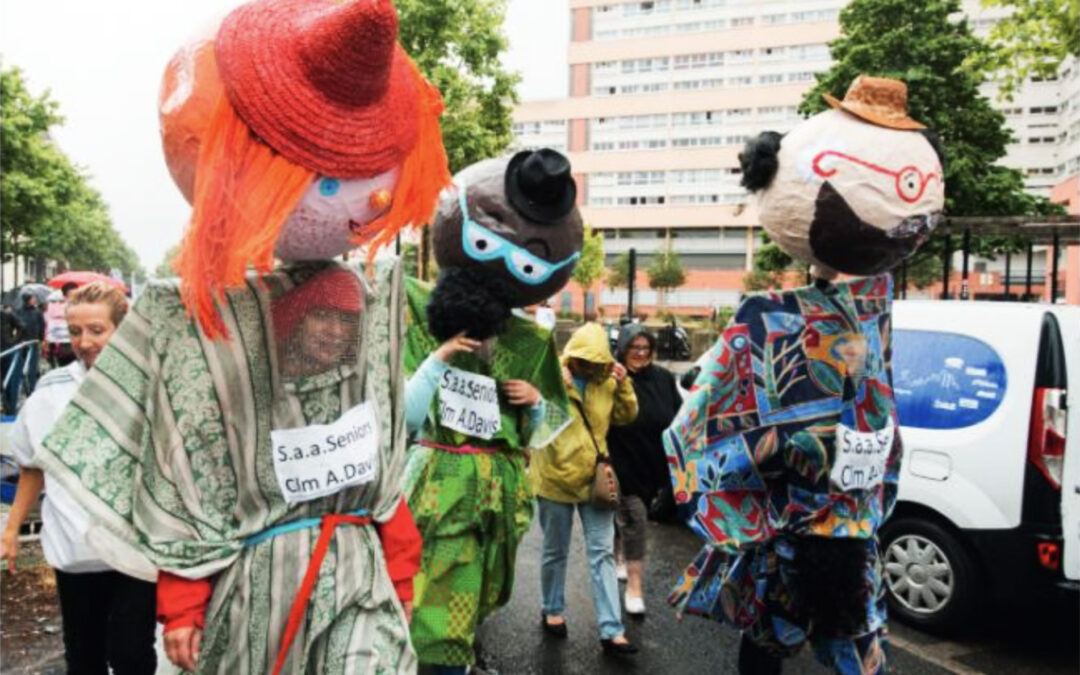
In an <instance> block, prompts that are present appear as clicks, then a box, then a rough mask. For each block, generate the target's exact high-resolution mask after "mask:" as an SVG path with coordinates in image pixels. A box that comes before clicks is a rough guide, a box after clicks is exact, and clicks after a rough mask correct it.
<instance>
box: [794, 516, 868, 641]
mask: <svg viewBox="0 0 1080 675" xmlns="http://www.w3.org/2000/svg"><path fill="white" fill-rule="evenodd" d="M869 545H871V544H869V543H868V542H867V541H866V540H865V539H846V538H832V537H799V538H798V539H797V543H796V545H795V573H796V579H795V588H794V591H795V593H794V600H795V607H796V611H797V612H798V614H799V615H800V616H802V617H805V618H806V619H809V620H810V622H811V629H810V630H811V632H812V633H813V634H814V635H817V636H820V637H826V638H830V637H851V636H853V635H859V634H861V633H864V632H866V607H867V603H868V602H869V600H870V585H869V584H868V583H867V579H866V566H867V561H868V558H869V556H868V555H867V546H869Z"/></svg>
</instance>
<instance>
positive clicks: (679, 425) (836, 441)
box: [664, 75, 945, 674]
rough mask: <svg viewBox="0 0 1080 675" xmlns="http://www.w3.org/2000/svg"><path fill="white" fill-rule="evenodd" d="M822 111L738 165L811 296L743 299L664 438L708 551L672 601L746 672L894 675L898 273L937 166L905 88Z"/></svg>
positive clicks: (859, 92)
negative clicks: (891, 591) (732, 637)
mask: <svg viewBox="0 0 1080 675" xmlns="http://www.w3.org/2000/svg"><path fill="white" fill-rule="evenodd" d="M827 101H828V102H829V103H830V105H831V106H832V107H833V108H834V109H833V110H829V111H827V112H824V113H821V114H819V115H816V116H814V117H811V118H809V119H807V120H805V121H804V122H802V123H801V124H799V125H798V126H796V127H795V128H794V129H793V130H792V131H790V132H789V133H787V134H786V135H781V134H778V133H775V132H765V133H763V134H761V135H760V136H758V137H757V138H755V139H752V140H751V141H750V142H749V143H748V145H747V147H746V149H745V151H744V152H743V153H742V154H741V155H740V161H741V163H742V167H743V185H744V186H745V187H747V188H748V189H749V190H751V191H752V192H756V193H758V194H759V196H760V200H759V214H760V219H761V223H762V226H763V227H764V229H765V231H766V232H767V233H768V234H769V236H770V237H771V238H772V239H773V241H775V242H776V243H777V244H778V245H779V246H780V247H781V248H782V249H783V250H784V251H785V252H787V253H788V254H790V255H791V256H793V257H794V258H796V259H798V260H800V261H803V262H805V263H808V264H809V265H810V271H811V274H812V275H813V276H814V277H815V280H814V283H813V284H812V285H810V286H805V287H802V288H795V289H791V290H785V291H773V292H768V293H762V294H755V295H751V296H749V297H747V298H746V299H745V300H744V301H743V302H742V304H741V305H740V306H739V307H738V309H737V310H736V312H735V316H734V318H733V319H732V321H731V323H730V324H729V325H728V327H727V328H726V329H725V330H724V331H723V333H722V335H721V337H720V339H719V341H718V342H717V343H716V345H715V346H714V347H713V349H712V351H711V352H710V353H709V355H708V356H707V357H706V358H705V360H704V361H703V366H702V371H701V374H700V375H699V376H698V378H697V380H696V382H695V384H694V387H693V389H692V390H691V393H690V395H689V397H688V398H687V400H686V401H685V403H684V405H683V408H682V410H681V411H680V413H679V415H678V416H677V417H676V419H675V422H674V423H673V424H672V426H671V427H670V428H669V429H668V430H667V432H665V435H664V444H665V447H666V449H667V454H668V464H669V467H670V469H671V475H672V483H673V487H674V491H675V500H676V502H677V503H679V504H681V505H683V508H684V509H685V510H686V512H687V513H689V514H690V517H689V520H688V522H689V525H690V526H691V528H693V529H694V530H695V531H696V532H697V533H698V534H699V535H700V536H701V537H702V538H703V539H705V540H706V542H707V545H706V546H705V548H703V549H702V551H701V553H700V554H698V556H697V558H696V559H695V560H694V561H693V562H692V564H691V565H690V567H689V568H688V569H687V570H686V573H685V574H684V575H683V576H682V578H681V579H680V580H679V582H678V584H677V586H676V588H675V591H674V593H673V595H672V602H673V603H674V604H675V605H676V606H677V607H678V608H679V609H680V611H686V612H689V613H693V614H700V615H704V616H708V617H711V618H714V619H717V620H721V621H724V622H728V623H731V624H732V625H734V626H735V627H736V628H738V629H740V630H741V631H742V632H743V638H742V644H741V647H740V653H739V671H740V672H741V673H757V674H767V673H778V672H780V669H781V664H782V659H783V658H784V657H786V656H790V655H792V654H794V653H795V652H796V651H798V650H799V649H801V648H802V647H803V646H804V645H805V644H806V643H807V642H809V643H811V644H812V645H813V646H814V650H815V653H816V654H817V656H818V658H819V659H820V660H821V661H822V662H823V663H825V664H826V665H827V666H829V667H831V668H833V669H835V670H836V672H840V673H884V672H886V668H887V664H886V649H885V647H886V642H887V631H886V624H885V605H884V596H883V586H882V579H881V562H880V560H879V557H878V549H877V541H876V534H877V531H878V528H879V527H880V526H881V524H882V523H883V522H884V520H885V519H886V518H887V517H888V515H889V513H890V512H891V510H892V508H893V504H894V503H895V500H896V489H897V481H898V479H899V475H900V473H899V469H900V458H901V454H902V445H901V440H900V433H899V430H898V422H897V416H896V405H895V402H894V400H893V391H892V373H891V355H892V347H891V345H892V341H891V327H890V325H891V324H890V313H891V304H892V288H893V285H892V278H891V276H890V274H889V271H890V269H892V268H893V267H894V266H896V265H897V264H899V263H900V262H901V261H902V260H904V258H906V257H907V256H910V255H911V254H912V253H914V252H915V250H916V249H917V248H918V247H919V246H920V245H921V244H922V243H923V242H924V241H926V239H927V238H928V237H929V235H930V232H931V230H932V229H933V228H934V226H935V225H936V224H937V223H938V222H939V221H940V220H941V214H942V209H943V207H944V192H945V186H944V182H943V179H942V176H943V172H942V164H943V157H942V155H941V152H940V149H939V147H938V145H937V143H936V139H935V138H934V136H933V134H932V133H930V132H928V131H927V130H926V129H925V128H924V127H923V125H922V124H920V123H919V122H917V121H915V120H913V119H911V118H910V117H909V116H908V113H907V87H906V85H905V84H904V83H903V82H900V81H898V80H893V79H888V78H879V77H869V76H865V75H864V76H860V77H859V78H857V79H856V80H855V81H854V82H853V83H852V85H851V88H850V89H849V91H848V92H847V95H846V96H845V97H844V99H843V101H839V100H837V99H835V98H832V97H827ZM840 274H846V275H859V276H851V277H845V278H842V279H841V278H840V277H839V275H840Z"/></svg>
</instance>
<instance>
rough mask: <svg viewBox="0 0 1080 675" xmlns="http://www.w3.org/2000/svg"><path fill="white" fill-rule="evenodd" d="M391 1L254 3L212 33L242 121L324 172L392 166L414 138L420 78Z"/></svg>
mask: <svg viewBox="0 0 1080 675" xmlns="http://www.w3.org/2000/svg"><path fill="white" fill-rule="evenodd" d="M397 32H398V17H397V12H396V11H395V10H394V5H393V2H392V1H391V0H352V1H347V2H329V1H328V0H255V1H254V2H251V3H248V4H246V5H243V6H241V7H239V8H238V9H236V10H234V11H233V12H232V13H231V14H230V15H229V16H228V17H227V18H226V19H225V22H224V23H223V24H222V26H221V29H220V31H219V32H218V35H217V49H216V55H217V63H218V68H219V70H220V73H221V79H222V81H223V82H224V84H225V91H226V93H227V94H228V96H229V100H230V101H231V102H232V104H233V106H234V107H235V108H236V112H237V113H239V115H240V117H241V119H243V120H244V122H245V123H246V124H247V125H248V126H249V127H250V128H251V130H252V131H253V132H255V134H256V135H257V136H259V137H260V138H262V139H263V140H264V141H266V143H267V144H268V145H269V146H270V147H271V148H273V149H274V150H276V151H277V152H279V153H280V154H282V155H284V156H285V157H286V158H287V159H289V160H291V161H292V162H294V163H296V164H299V165H300V166H303V167H305V168H307V169H311V170H313V171H317V172H318V173H320V174H323V175H327V176H335V177H340V178H354V177H367V176H374V175H376V174H379V173H382V172H384V171H388V170H389V169H392V168H394V167H395V166H398V165H399V164H400V163H401V162H402V161H403V160H404V158H405V156H406V155H407V154H408V152H409V150H410V149H411V148H412V146H413V143H414V142H415V140H416V137H417V126H418V121H417V120H418V116H417V109H416V106H417V98H418V96H417V91H416V87H417V78H416V77H414V76H413V73H412V66H411V63H410V61H409V57H408V56H406V55H405V52H404V51H402V49H401V47H400V46H399V45H398V44H397Z"/></svg>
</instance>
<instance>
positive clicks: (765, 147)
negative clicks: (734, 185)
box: [739, 131, 783, 192]
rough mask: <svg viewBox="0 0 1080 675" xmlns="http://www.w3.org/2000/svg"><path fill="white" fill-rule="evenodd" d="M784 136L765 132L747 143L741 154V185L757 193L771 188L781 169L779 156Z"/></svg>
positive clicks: (773, 132)
mask: <svg viewBox="0 0 1080 675" xmlns="http://www.w3.org/2000/svg"><path fill="white" fill-rule="evenodd" d="M781 138H783V134H781V133H779V132H776V131H763V132H761V133H760V134H758V135H757V136H756V137H754V138H751V139H750V140H748V141H747V142H746V146H745V147H743V151H742V152H740V153H739V165H740V166H742V181H740V182H741V184H742V186H743V187H744V188H746V189H747V190H749V191H750V192H757V191H758V190H763V189H765V188H767V187H769V183H772V180H773V178H774V177H775V176H776V170H777V169H778V168H779V167H780V162H779V161H778V160H777V154H779V152H780V139H781Z"/></svg>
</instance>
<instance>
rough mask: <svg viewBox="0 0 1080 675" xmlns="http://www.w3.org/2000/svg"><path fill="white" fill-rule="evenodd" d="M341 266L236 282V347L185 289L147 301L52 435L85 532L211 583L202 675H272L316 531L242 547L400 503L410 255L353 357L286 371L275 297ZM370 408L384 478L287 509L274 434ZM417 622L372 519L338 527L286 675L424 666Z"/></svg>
mask: <svg viewBox="0 0 1080 675" xmlns="http://www.w3.org/2000/svg"><path fill="white" fill-rule="evenodd" d="M332 266H334V264H333V263H325V264H315V265H306V266H299V267H294V268H285V269H282V270H279V271H276V272H274V273H272V274H269V275H266V276H263V277H260V278H249V280H248V282H247V283H246V285H245V286H244V287H242V288H239V289H236V290H232V291H229V293H228V296H227V300H226V301H225V302H223V303H221V305H220V307H221V310H222V311H221V314H222V316H223V319H224V321H225V324H226V326H227V328H228V331H229V335H230V336H231V338H230V339H227V340H218V341H211V340H209V339H207V338H206V337H205V336H204V335H203V334H202V333H201V332H200V331H198V330H197V328H196V326H195V324H194V323H193V321H192V320H191V319H190V318H189V316H188V315H187V313H186V312H185V309H184V307H183V305H182V304H181V302H180V297H179V294H178V287H177V286H176V285H175V282H173V283H168V282H167V283H161V284H153V285H151V286H150V287H149V288H147V290H146V291H145V292H144V293H143V294H142V296H141V297H140V298H139V300H138V302H136V303H135V306H134V307H133V308H132V311H131V312H130V313H129V315H128V317H127V319H126V320H125V321H124V322H123V324H122V325H121V326H120V329H119V330H118V331H117V333H116V334H115V336H114V337H113V338H112V340H111V342H110V343H109V346H108V348H107V349H106V350H105V351H103V352H102V354H101V356H100V357H99V358H98V361H97V363H96V364H95V367H94V368H93V370H92V371H91V372H90V374H89V375H88V377H87V379H86V382H85V384H84V385H83V386H82V387H81V388H80V390H79V392H78V394H77V395H76V397H75V399H74V401H73V404H72V405H71V406H70V407H69V408H68V410H67V411H66V412H65V414H64V416H63V417H62V418H61V420H60V422H59V423H58V424H57V427H56V429H55V431H54V432H53V433H52V435H50V436H49V437H48V439H47V440H46V442H45V446H46V450H47V452H45V453H43V455H42V458H41V463H42V465H43V467H44V468H45V469H46V470H47V471H49V472H51V474H52V475H53V476H55V477H56V478H57V479H58V480H59V481H61V482H62V483H63V484H64V486H65V487H66V488H67V489H68V491H69V492H70V493H71V494H72V495H73V496H75V497H76V498H77V499H78V500H79V501H80V502H81V503H82V504H83V506H85V507H86V508H87V510H88V511H89V512H90V514H91V515H92V517H93V519H94V520H95V522H96V525H95V526H94V528H93V530H92V532H91V533H90V539H91V541H92V542H93V543H95V545H96V547H97V548H100V549H101V550H102V552H103V553H104V554H106V556H105V557H106V559H107V560H108V561H109V562H110V564H113V565H114V566H115V567H116V568H117V569H120V570H123V571H126V572H128V573H132V574H136V575H138V576H142V577H143V578H151V579H153V578H154V577H155V574H156V569H162V570H167V571H169V572H171V573H173V574H177V575H180V576H183V577H187V578H192V579H194V578H204V577H214V579H215V581H214V591H213V596H212V598H211V600H210V604H209V607H208V610H207V615H206V627H205V632H204V635H203V640H202V648H201V655H200V659H199V664H198V672H200V673H229V674H230V675H232V674H236V673H251V674H258V675H264V674H265V673H268V672H270V670H271V668H272V666H273V664H274V661H275V658H276V656H277V652H278V649H279V646H280V644H281V639H282V635H283V633H284V629H285V623H286V619H287V617H288V613H289V610H290V608H291V606H292V603H293V599H294V597H295V595H296V592H297V589H298V587H299V586H300V583H301V580H302V578H303V575H304V572H305V568H306V566H307V563H308V560H309V558H310V555H311V551H312V548H313V546H314V544H315V541H316V539H317V537H318V535H319V528H318V527H309V528H306V529H299V530H296V531H292V532H288V533H285V534H281V535H279V536H275V537H272V538H269V539H266V540H265V541H263V542H261V543H257V544H254V545H251V546H245V540H246V539H247V538H249V537H251V536H252V535H256V534H258V533H260V532H262V531H264V530H266V529H267V528H270V527H273V526H279V525H282V524H284V523H288V522H290V521H294V520H298V519H302V518H311V517H320V516H323V515H325V514H330V513H345V512H347V511H352V510H356V509H367V510H368V511H370V513H371V514H372V517H373V519H374V520H375V521H377V522H384V521H386V520H387V519H389V518H390V517H392V516H393V513H394V511H395V508H396V506H397V504H398V503H399V501H400V499H401V494H402V493H401V489H400V477H401V469H402V463H403V460H404V449H405V436H404V418H403V414H402V409H403V407H402V405H401V399H402V396H403V378H402V374H401V373H400V372H399V371H400V363H401V354H400V343H401V342H400V341H401V331H402V327H403V323H402V315H401V307H402V298H401V288H402V286H401V276H400V266H399V265H398V264H396V263H395V264H383V265H380V266H379V268H378V269H377V270H376V273H375V275H374V279H373V280H372V281H371V282H365V281H363V280H362V278H360V283H361V284H363V288H364V293H365V296H366V297H365V301H364V307H365V309H364V311H363V313H362V315H361V328H360V330H359V332H358V335H359V340H360V343H361V344H360V345H359V348H358V349H356V350H355V351H356V353H357V354H358V356H357V358H356V360H355V363H353V364H351V365H341V366H338V367H337V368H334V369H333V370H332V371H330V372H324V373H320V374H318V375H315V376H312V377H308V378H298V379H295V380H292V381H284V380H283V378H282V377H281V376H280V375H279V374H278V358H277V355H276V351H277V350H276V348H275V345H274V337H273V336H274V331H273V330H272V320H271V302H272V300H273V299H274V298H275V297H278V296H280V295H281V294H282V293H285V292H286V291H288V290H289V289H291V288H294V287H296V286H297V285H298V284H302V283H304V282H305V281H306V280H307V279H310V278H311V277H312V276H313V275H315V274H316V273H317V272H319V271H321V270H323V271H324V270H326V269H329V268H330V267H332ZM364 401H368V402H370V403H371V404H372V405H374V407H375V413H376V417H377V419H378V420H379V431H380V433H379V445H378V449H377V456H378V463H379V465H378V474H377V477H376V478H375V479H374V480H373V481H372V482H368V483H365V484H361V485H359V486H354V487H350V488H347V489H345V490H342V491H340V492H338V493H336V494H332V495H329V496H326V497H321V498H317V499H314V500H311V501H306V502H300V503H297V504H291V505H290V504H288V503H287V502H286V501H285V498H284V497H283V495H282V492H281V490H280V488H279V487H278V482H277V480H276V476H275V469H274V466H273V463H272V460H271V457H270V455H271V453H270V448H271V444H270V432H271V430H272V429H290V428H295V427H303V426H307V425H312V424H326V423H330V422H333V421H334V420H336V419H337V418H338V417H339V416H340V415H341V413H342V412H343V411H345V410H349V409H350V408H352V407H354V406H356V405H358V404H359V403H361V402H364ZM415 668H416V658H415V654H414V652H413V650H412V648H411V646H410V644H409V636H408V625H407V623H406V621H405V617H404V613H403V611H402V608H401V606H400V603H399V602H398V600H397V597H396V595H395V593H394V589H393V586H392V584H391V581H390V578H389V576H388V574H387V570H386V564H385V559H384V555H383V552H382V548H381V545H380V543H379V538H378V536H377V533H376V531H375V529H374V527H371V526H366V527H358V526H351V525H345V526H341V527H338V528H337V530H336V532H335V535H334V537H333V540H332V543H331V547H330V550H329V552H328V553H327V555H326V558H325V559H324V561H323V563H322V566H321V568H320V571H319V575H318V580H317V582H316V585H315V588H314V591H313V593H312V596H311V600H310V603H309V604H308V607H307V613H306V616H305V620H304V621H303V622H302V625H301V627H300V630H299V632H298V634H297V637H296V639H295V641H294V642H293V645H292V648H291V650H290V652H289V658H288V661H287V662H286V663H285V668H284V672H290V673H342V674H344V673H350V674H351V673H361V672H363V673H405V672H414V671H415Z"/></svg>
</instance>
